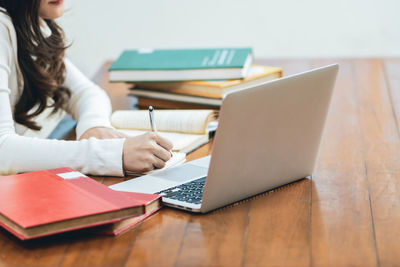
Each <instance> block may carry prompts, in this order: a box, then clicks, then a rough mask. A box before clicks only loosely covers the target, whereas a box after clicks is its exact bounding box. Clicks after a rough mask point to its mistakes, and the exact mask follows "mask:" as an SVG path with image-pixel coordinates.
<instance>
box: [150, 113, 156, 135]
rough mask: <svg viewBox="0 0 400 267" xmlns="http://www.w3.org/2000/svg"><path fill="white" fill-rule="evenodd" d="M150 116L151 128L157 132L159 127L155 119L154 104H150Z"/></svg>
mask: <svg viewBox="0 0 400 267" xmlns="http://www.w3.org/2000/svg"><path fill="white" fill-rule="evenodd" d="M149 116H150V126H151V130H152V131H153V132H155V133H157V127H156V122H155V120H154V108H153V106H149Z"/></svg>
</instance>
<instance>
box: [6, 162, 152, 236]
mask: <svg viewBox="0 0 400 267" xmlns="http://www.w3.org/2000/svg"><path fill="white" fill-rule="evenodd" d="M144 213H145V205H143V202H141V201H137V200H135V199H134V198H132V197H127V196H126V194H121V193H120V192H117V191H114V190H112V189H110V188H108V187H107V186H105V185H103V184H100V183H98V182H96V181H94V180H92V179H90V178H89V177H86V176H85V175H83V174H81V173H79V172H77V171H75V170H73V169H71V168H59V169H53V170H45V171H36V172H30V173H24V174H17V175H10V176H3V177H0V225H1V226H2V227H4V228H5V229H6V230H8V231H9V232H11V233H12V234H14V235H16V236H17V237H18V238H20V239H22V240H26V239H32V238H37V237H41V236H46V235H52V234H56V233H61V232H66V231H71V230H76V229H81V228H86V227H91V226H97V225H102V224H107V223H113V222H117V221H120V220H121V219H123V218H129V217H133V216H138V215H142V214H144Z"/></svg>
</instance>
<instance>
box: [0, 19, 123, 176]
mask: <svg viewBox="0 0 400 267" xmlns="http://www.w3.org/2000/svg"><path fill="white" fill-rule="evenodd" d="M17 52H18V51H17V40H16V33H15V29H14V26H13V24H12V21H11V19H10V17H9V16H7V15H6V14H5V13H3V12H0V175H5V174H10V173H17V172H27V171H35V170H43V169H50V168H57V167H64V166H65V167H71V168H74V169H76V170H79V171H81V172H83V173H88V174H94V175H112V176H122V175H123V170H122V149H123V143H124V141H125V140H124V139H107V140H98V139H95V138H90V139H89V140H82V141H60V140H49V139H46V137H47V136H48V135H49V134H50V132H51V131H52V130H53V129H54V128H55V126H56V125H57V123H58V122H59V121H60V119H61V117H62V116H63V112H64V111H61V112H58V113H57V114H54V115H51V114H50V113H51V109H50V108H48V109H46V110H45V112H43V113H42V114H40V115H39V116H38V117H37V118H35V121H36V122H38V124H39V125H41V126H42V130H40V131H32V130H30V129H28V128H26V127H25V126H23V125H20V124H18V123H16V122H15V121H14V119H13V111H14V106H15V104H16V103H17V102H18V99H19V98H20V96H21V94H22V89H23V79H22V75H21V72H20V69H19V66H18V60H17ZM65 66H66V80H65V86H66V87H68V88H69V89H70V90H71V93H72V96H71V99H70V100H69V103H68V105H67V107H66V108H65V111H66V112H68V113H69V114H71V115H72V116H73V118H74V119H75V120H77V122H78V124H77V127H76V135H77V138H79V137H80V136H81V135H82V134H83V133H84V132H85V131H86V130H88V129H90V128H92V127H96V126H105V127H111V125H110V121H109V117H110V113H111V104H110V101H109V98H108V96H107V95H106V93H105V92H104V91H103V90H102V89H101V88H99V87H98V86H97V85H95V84H94V83H92V82H91V81H90V80H88V79H87V78H86V77H85V76H84V75H83V74H82V73H81V72H80V71H79V70H78V69H77V68H76V67H75V66H74V65H73V64H72V63H71V62H70V61H69V60H67V59H66V60H65Z"/></svg>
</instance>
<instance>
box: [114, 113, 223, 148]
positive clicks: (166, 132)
mask: <svg viewBox="0 0 400 267" xmlns="http://www.w3.org/2000/svg"><path fill="white" fill-rule="evenodd" d="M154 117H155V123H156V125H157V130H158V134H159V135H161V136H162V137H164V138H166V139H168V140H170V141H171V142H172V143H173V145H174V146H173V149H172V150H173V151H176V152H184V153H188V152H191V151H193V150H194V149H196V148H198V147H199V146H201V145H203V144H205V143H207V142H208V141H209V130H208V129H210V127H208V126H210V125H211V124H212V122H214V123H215V121H216V119H217V113H216V112H215V111H214V110H157V111H155V114H154ZM111 124H112V125H113V126H114V127H115V128H116V129H117V130H119V131H120V132H122V133H125V134H126V135H128V136H137V135H140V134H143V133H145V132H148V131H151V125H150V119H149V112H148V111H147V110H118V111H115V112H114V113H113V114H112V116H111ZM214 130H215V129H214Z"/></svg>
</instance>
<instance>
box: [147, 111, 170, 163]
mask: <svg viewBox="0 0 400 267" xmlns="http://www.w3.org/2000/svg"><path fill="white" fill-rule="evenodd" d="M149 117H150V126H151V130H152V131H153V132H155V133H157V127H156V121H155V120H154V108H153V106H149ZM169 153H170V154H171V157H172V156H173V155H174V154H173V153H172V150H170V151H169Z"/></svg>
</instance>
